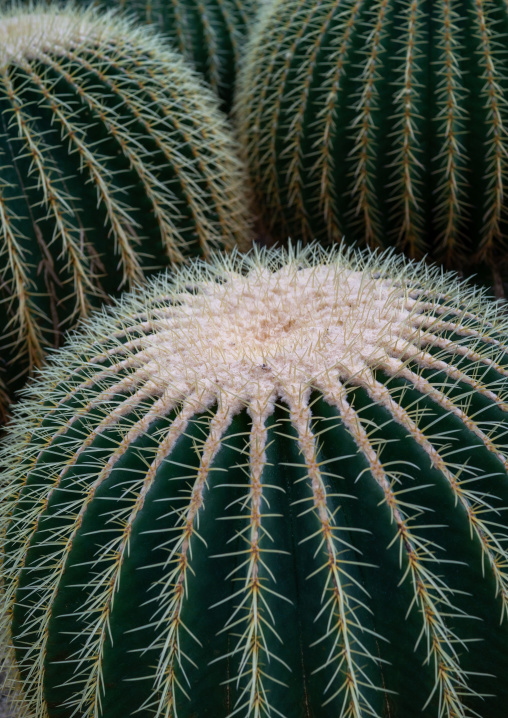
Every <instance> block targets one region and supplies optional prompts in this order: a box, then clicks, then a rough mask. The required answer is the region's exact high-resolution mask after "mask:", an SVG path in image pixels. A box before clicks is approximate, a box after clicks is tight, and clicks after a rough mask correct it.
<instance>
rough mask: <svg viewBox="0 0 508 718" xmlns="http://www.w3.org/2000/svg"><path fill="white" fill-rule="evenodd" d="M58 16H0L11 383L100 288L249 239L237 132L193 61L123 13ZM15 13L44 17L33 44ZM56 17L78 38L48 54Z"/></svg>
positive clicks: (29, 20) (6, 340)
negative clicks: (21, 32) (21, 33)
mask: <svg viewBox="0 0 508 718" xmlns="http://www.w3.org/2000/svg"><path fill="white" fill-rule="evenodd" d="M59 13H60V10H59V9H58V8H55V7H53V8H51V9H48V10H42V9H41V8H40V7H39V8H33V9H32V10H30V11H26V13H23V12H22V11H20V9H19V8H16V9H13V10H11V11H10V13H5V14H4V15H3V16H2V20H1V21H2V22H3V23H6V24H7V25H9V23H11V25H12V33H11V35H10V36H9V37H8V38H6V47H5V48H2V50H1V54H0V59H1V65H2V67H1V77H0V86H1V88H2V99H1V102H2V114H1V117H0V123H1V131H2V132H1V137H0V149H1V152H2V157H3V163H2V166H3V168H2V172H1V177H0V219H1V232H2V250H1V255H0V261H1V263H2V267H1V271H2V277H3V282H4V283H3V288H2V293H3V298H2V302H3V304H2V306H3V314H4V317H5V320H4V322H3V324H2V332H3V342H2V353H3V361H4V362H5V363H6V364H7V371H8V373H9V379H13V380H14V381H15V382H16V380H15V379H14V375H18V373H19V374H24V373H25V372H26V370H27V369H28V370H31V369H32V367H33V366H38V365H40V363H41V361H42V359H43V356H44V352H45V349H46V348H47V346H48V345H49V346H52V345H55V344H58V342H59V337H60V336H61V332H62V329H63V328H66V327H69V326H70V325H71V323H72V322H73V321H74V320H75V318H76V317H77V316H84V315H87V314H88V313H89V311H90V308H91V307H92V306H94V305H95V306H96V305H97V302H98V301H99V300H100V301H104V300H105V299H106V296H107V293H114V292H117V291H118V290H119V289H122V288H128V287H132V286H134V285H135V284H136V283H138V282H139V281H141V280H142V279H143V277H144V276H145V275H146V274H147V273H148V272H152V271H154V269H157V268H161V267H163V266H165V265H167V264H168V263H169V262H171V263H178V262H181V261H183V259H184V258H185V257H186V256H189V255H193V254H194V255H196V254H201V255H202V256H204V257H206V256H208V254H209V252H210V250H211V249H212V248H217V247H219V246H222V247H224V248H226V249H231V248H232V247H233V246H235V245H236V244H240V245H242V244H243V245H244V246H245V241H246V239H247V237H248V228H247V220H246V207H245V205H246V201H245V195H244V192H243V174H242V170H241V168H240V164H239V161H238V159H237V156H236V151H235V146H234V142H233V140H232V138H231V137H230V134H229V131H228V129H227V128H226V125H225V122H224V119H223V118H222V116H221V115H220V113H219V112H218V111H217V109H216V107H215V103H214V101H213V98H212V96H211V93H208V92H207V91H206V90H205V89H204V88H203V87H202V85H201V84H200V83H199V82H198V80H197V77H196V76H195V75H194V73H193V72H192V70H189V69H188V68H187V67H186V65H185V63H184V62H183V61H182V60H181V59H180V58H179V57H178V56H177V55H176V54H175V53H174V52H173V51H171V50H165V49H162V48H161V47H160V46H159V45H157V43H156V42H155V40H154V39H153V37H152V36H151V34H150V33H148V32H145V31H144V30H142V29H137V30H135V29H134V27H133V25H132V24H130V23H128V22H126V21H124V20H121V19H120V18H119V17H118V16H115V15H113V16H111V15H105V16H101V17H100V18H99V19H97V17H96V16H95V15H94V14H92V13H91V12H88V13H77V12H74V13H73V12H70V13H68V14H67V15H65V14H59ZM17 15H18V16H19V17H18V22H21V23H23V21H25V22H26V24H27V33H29V32H30V30H32V29H33V26H34V24H35V25H36V24H37V22H39V23H40V25H41V30H40V32H41V33H42V40H41V39H40V38H39V41H40V42H41V47H39V48H37V46H36V43H37V39H35V40H34V46H32V47H29V48H27V47H25V46H24V45H23V43H24V42H25V39H24V38H23V37H21V38H19V41H18V43H17V45H16V39H15V35H16V27H15V25H14V24H13V23H14V20H15V19H16V16H17ZM64 19H65V20H66V21H67V22H70V23H71V25H72V24H73V23H74V24H75V26H76V33H77V35H78V36H77V37H76V39H75V40H72V38H70V39H69V38H67V40H65V39H64V41H63V43H61V44H60V45H59V46H58V47H56V46H55V48H54V49H53V50H50V49H48V48H47V47H45V46H44V42H43V37H44V26H45V25H46V26H47V28H48V30H47V32H48V33H51V32H54V30H53V27H52V26H53V25H55V24H56V25H58V22H63V21H64ZM64 32H67V33H69V30H68V29H67V30H65V31H64ZM83 32H87V33H88V39H85V38H84V37H83V35H82V33H83ZM80 33H81V34H80ZM69 34H70V33H69ZM94 215H98V216H94ZM13 367H15V368H13ZM18 376H19V375H18Z"/></svg>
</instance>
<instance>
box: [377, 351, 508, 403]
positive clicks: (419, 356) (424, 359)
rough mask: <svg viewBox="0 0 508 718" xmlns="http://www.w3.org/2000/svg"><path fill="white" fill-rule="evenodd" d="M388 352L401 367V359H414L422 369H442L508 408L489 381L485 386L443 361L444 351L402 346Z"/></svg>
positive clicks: (473, 377) (453, 377)
mask: <svg viewBox="0 0 508 718" xmlns="http://www.w3.org/2000/svg"><path fill="white" fill-rule="evenodd" d="M429 343H430V344H431V345H432V346H438V345H439V342H438V341H435V342H432V341H430V342H429ZM422 344H423V342H422ZM446 349H448V350H451V347H450V346H449V345H447V346H446ZM390 354H391V356H392V358H393V359H395V360H401V367H402V360H404V361H406V362H407V361H414V362H416V363H417V364H418V366H419V367H420V368H422V369H433V370H435V371H443V372H445V373H446V374H447V375H448V376H449V377H450V378H452V379H455V380H457V381H460V382H463V383H464V384H468V385H469V386H470V387H472V388H473V389H474V390H475V391H477V392H478V393H479V394H481V395H482V396H485V397H487V398H488V399H490V400H491V401H493V402H495V403H496V404H497V405H498V406H499V407H500V408H501V409H504V410H505V411H506V410H507V409H508V404H507V403H506V401H505V400H504V399H503V398H502V397H501V396H499V395H498V394H496V393H495V392H494V391H492V384H491V383H489V386H485V385H483V384H482V383H481V381H479V380H478V379H477V378H476V377H475V376H470V375H469V374H468V373H467V372H464V371H463V370H461V369H457V367H451V366H450V365H449V364H448V363H447V362H446V361H443V360H442V359H441V358H440V356H445V353H442V354H441V355H440V356H439V355H435V354H430V353H428V352H426V351H425V350H424V349H423V348H418V347H404V349H401V350H400V352H398V351H397V348H395V349H393V350H392V351H391V352H390ZM463 356H464V355H463ZM490 366H492V365H490ZM486 368H487V367H486Z"/></svg>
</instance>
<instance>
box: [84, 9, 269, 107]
mask: <svg viewBox="0 0 508 718" xmlns="http://www.w3.org/2000/svg"><path fill="white" fill-rule="evenodd" d="M92 1H93V2H94V4H95V5H96V6H101V5H102V6H106V7H111V6H112V5H113V6H116V7H121V8H122V9H123V10H125V11H126V12H127V13H129V14H134V15H135V16H136V17H138V18H140V19H141V20H142V21H143V22H145V23H150V24H153V25H155V26H156V27H157V28H158V29H160V30H161V31H162V32H163V33H164V35H165V36H166V37H167V38H169V39H170V40H171V41H172V43H173V46H175V47H176V48H177V49H178V50H179V51H180V52H181V53H182V55H183V56H184V57H185V58H186V60H187V61H189V62H190V63H192V65H193V66H194V67H195V68H196V70H198V72H200V73H201V74H202V75H203V76H204V77H205V78H206V80H207V82H208V83H209V84H210V85H211V87H212V88H213V89H214V91H215V92H216V93H217V95H218V96H219V97H220V98H221V100H222V103H223V104H222V106H223V109H225V110H229V109H230V107H231V102H232V97H233V90H234V85H235V79H236V73H237V70H238V67H239V63H240V57H241V55H242V50H243V46H244V44H245V41H246V38H247V35H248V31H249V28H250V25H251V23H252V21H253V18H254V16H255V14H256V11H257V9H258V5H259V4H260V2H261V0H114V1H113V2H112V1H111V0H79V2H80V3H81V4H87V5H90V4H91V2H92Z"/></svg>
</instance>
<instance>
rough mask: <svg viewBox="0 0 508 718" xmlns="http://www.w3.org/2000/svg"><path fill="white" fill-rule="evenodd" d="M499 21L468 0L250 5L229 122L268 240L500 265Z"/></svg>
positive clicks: (503, 171) (492, 11)
mask: <svg viewBox="0 0 508 718" xmlns="http://www.w3.org/2000/svg"><path fill="white" fill-rule="evenodd" d="M429 15H430V16H429ZM507 23H508V16H507V10H506V7H505V6H502V4H501V5H500V6H498V7H495V8H494V7H492V6H489V4H488V3H485V2H481V1H478V2H476V1H475V2H471V3H467V4H465V5H464V4H462V5H460V7H459V4H458V3H453V2H451V0H440V2H437V3H434V4H433V6H432V8H431V10H430V11H429V9H428V6H427V5H425V4H424V3H422V2H420V1H419V0H414V1H413V2H410V3H408V4H407V6H404V8H402V7H401V6H400V4H397V3H394V2H392V1H391V0H371V1H370V2H369V1H367V0H347V2H345V3H344V2H339V0H327V2H324V3H314V2H309V1H308V0H307V1H306V0H292V1H291V2H290V3H287V2H281V1H280V2H276V3H273V4H268V3H267V4H266V5H265V6H263V8H262V13H261V16H260V19H259V21H258V23H257V24H256V29H255V32H254V33H253V35H252V39H251V43H250V47H249V49H248V51H247V53H246V58H245V61H244V64H243V69H242V73H241V79H240V83H239V90H238V100H237V110H238V116H239V121H240V132H241V136H242V138H243V142H244V145H245V148H246V149H245V159H246V161H247V162H248V163H249V166H250V169H251V176H252V184H253V188H254V191H255V194H256V200H257V206H258V208H260V210H261V212H262V213H263V217H264V219H265V223H266V225H267V227H268V229H269V230H271V231H272V232H273V233H274V234H275V235H276V236H277V237H281V236H285V235H287V234H289V235H292V236H301V237H302V238H306V239H312V238H319V239H321V240H328V241H330V240H333V241H338V240H340V239H341V238H342V237H343V236H344V235H345V236H346V239H348V238H349V239H350V240H354V239H357V240H361V241H363V242H365V243H366V244H368V245H369V246H371V247H382V246H387V245H394V246H397V247H398V248H400V249H403V250H404V251H405V252H406V253H407V254H409V256H412V257H422V256H424V255H425V254H428V253H430V254H431V256H433V257H434V258H435V259H437V260H439V261H443V262H444V263H445V264H447V266H450V267H453V268H459V267H465V266H467V265H468V263H470V262H471V258H473V259H474V260H476V261H481V262H485V263H487V264H489V265H490V266H492V267H495V265H496V263H499V262H502V261H504V256H505V250H506V246H505V240H504V235H505V234H506V204H505V199H504V195H505V192H506V183H507V141H508V138H507V135H506V132H507V131H506V123H507V115H506V92H507V81H506V78H507V77H508V67H507V64H506V59H505V58H504V56H503V54H502V50H501V47H502V45H503V42H504V40H503V38H505V32H506V29H505V28H506V27H507Z"/></svg>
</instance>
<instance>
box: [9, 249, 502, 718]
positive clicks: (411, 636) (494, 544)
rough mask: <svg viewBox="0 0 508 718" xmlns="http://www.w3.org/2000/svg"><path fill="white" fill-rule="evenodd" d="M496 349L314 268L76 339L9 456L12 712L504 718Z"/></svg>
mask: <svg viewBox="0 0 508 718" xmlns="http://www.w3.org/2000/svg"><path fill="white" fill-rule="evenodd" d="M507 330H508V326H507V322H506V319H500V318H499V317H498V316H497V314H496V309H495V308H494V306H493V305H492V304H488V303H487V302H485V301H484V300H482V298H481V296H480V297H479V296H478V295H477V294H475V293H474V291H473V290H471V289H468V288H467V287H465V286H464V285H462V284H458V283H457V282H456V280H455V278H454V277H453V275H444V276H443V275H441V274H439V272H437V271H436V270H435V269H428V268H426V267H425V266H424V265H423V264H416V265H407V264H404V262H403V261H402V260H400V259H398V258H395V257H394V256H393V255H389V254H388V255H386V254H385V255H384V256H376V255H366V254H364V255H361V254H353V253H351V252H347V251H345V252H337V251H336V252H325V251H324V250H320V249H319V248H318V247H317V246H316V245H312V247H311V248H310V249H307V250H305V251H293V250H291V251H290V252H289V255H287V254H284V253H282V252H279V251H278V250H277V251H276V250H272V251H271V252H262V253H257V254H252V255H248V256H247V257H244V258H241V257H240V256H239V255H236V254H235V255H233V256H230V257H229V258H227V257H225V258H224V257H220V256H219V257H217V258H216V260H215V261H214V262H213V263H212V264H211V265H206V264H205V263H204V262H195V263H194V264H193V265H192V266H191V267H189V268H185V269H180V270H179V271H178V273H177V275H176V277H173V278H171V277H162V278H158V279H157V280H153V281H152V282H151V284H150V285H149V287H148V288H144V289H142V290H139V291H138V293H137V294H133V295H131V296H126V297H125V298H124V299H123V300H122V303H120V304H119V305H118V306H117V307H116V308H115V309H113V310H108V312H106V311H105V312H103V314H102V315H100V316H95V317H94V319H93V320H90V321H89V322H87V324H86V325H85V326H84V328H83V329H82V332H81V333H80V334H76V335H74V337H73V338H72V339H71V341H70V343H69V344H68V346H67V347H64V348H63V349H62V350H60V351H59V353H58V355H56V357H55V358H54V361H53V363H52V364H50V365H49V366H47V367H46V368H45V369H44V371H43V374H42V376H41V377H40V378H39V379H38V381H37V383H36V384H34V386H33V389H32V391H33V394H32V396H33V398H29V397H27V398H26V399H25V401H24V402H22V403H20V404H19V405H18V406H17V407H16V409H15V411H14V418H13V420H12V421H11V423H10V428H9V430H8V434H7V437H6V439H5V440H4V444H3V450H2V451H3V453H2V460H3V464H4V465H5V464H7V465H8V466H7V468H6V469H5V471H4V474H3V486H4V489H3V496H2V499H3V500H2V502H1V504H0V506H1V508H0V519H1V520H0V526H1V535H2V546H3V552H2V555H3V559H2V566H1V575H2V580H3V586H2V611H1V614H2V615H4V616H5V619H4V628H5V629H6V632H7V633H8V635H9V642H10V643H11V645H12V646H13V648H12V651H11V653H12V655H11V656H10V666H11V669H12V671H11V673H12V676H11V677H12V681H13V683H14V685H17V686H18V687H19V690H20V693H19V695H18V698H19V702H18V703H17V705H18V706H19V711H20V714H22V715H27V716H37V718H67V717H70V716H80V717H83V718H85V717H86V718H92V717H93V718H117V717H118V718H124V717H125V716H131V715H132V716H136V715H142V716H147V717H148V716H166V717H167V718H174V717H176V716H179V718H191V717H192V718H204V717H205V716H209V717H210V718H211V717H212V716H213V718H226V716H233V715H239V716H240V715H241V716H244V717H248V718H261V717H264V716H284V717H285V718H308V717H309V716H313V718H360V717H361V718H365V717H367V716H378V717H383V718H388V716H401V717H402V716H403V717H404V718H413V716H414V717H415V718H416V717H417V716H425V718H443V717H446V718H452V716H453V717H454V718H456V717H457V716H463V717H464V718H465V717H467V718H472V717H473V716H481V718H500V716H502V715H504V712H505V706H506V701H507V699H508V688H507V684H506V671H507V668H508V628H507V626H508V621H507V620H506V614H507V608H508V572H507V565H508V564H507V558H508V556H507V539H508V526H507V523H506V514H505V511H506V509H507V507H508V468H507V467H508V460H507V457H508V443H507V438H506V433H507V428H508V423H507V417H508V404H507V400H508V391H507V388H508V379H507V377H508V352H507V346H506V336H507ZM500 619H501V623H500ZM6 640H7V639H6ZM482 696H483V698H482ZM23 711H26V712H23Z"/></svg>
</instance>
